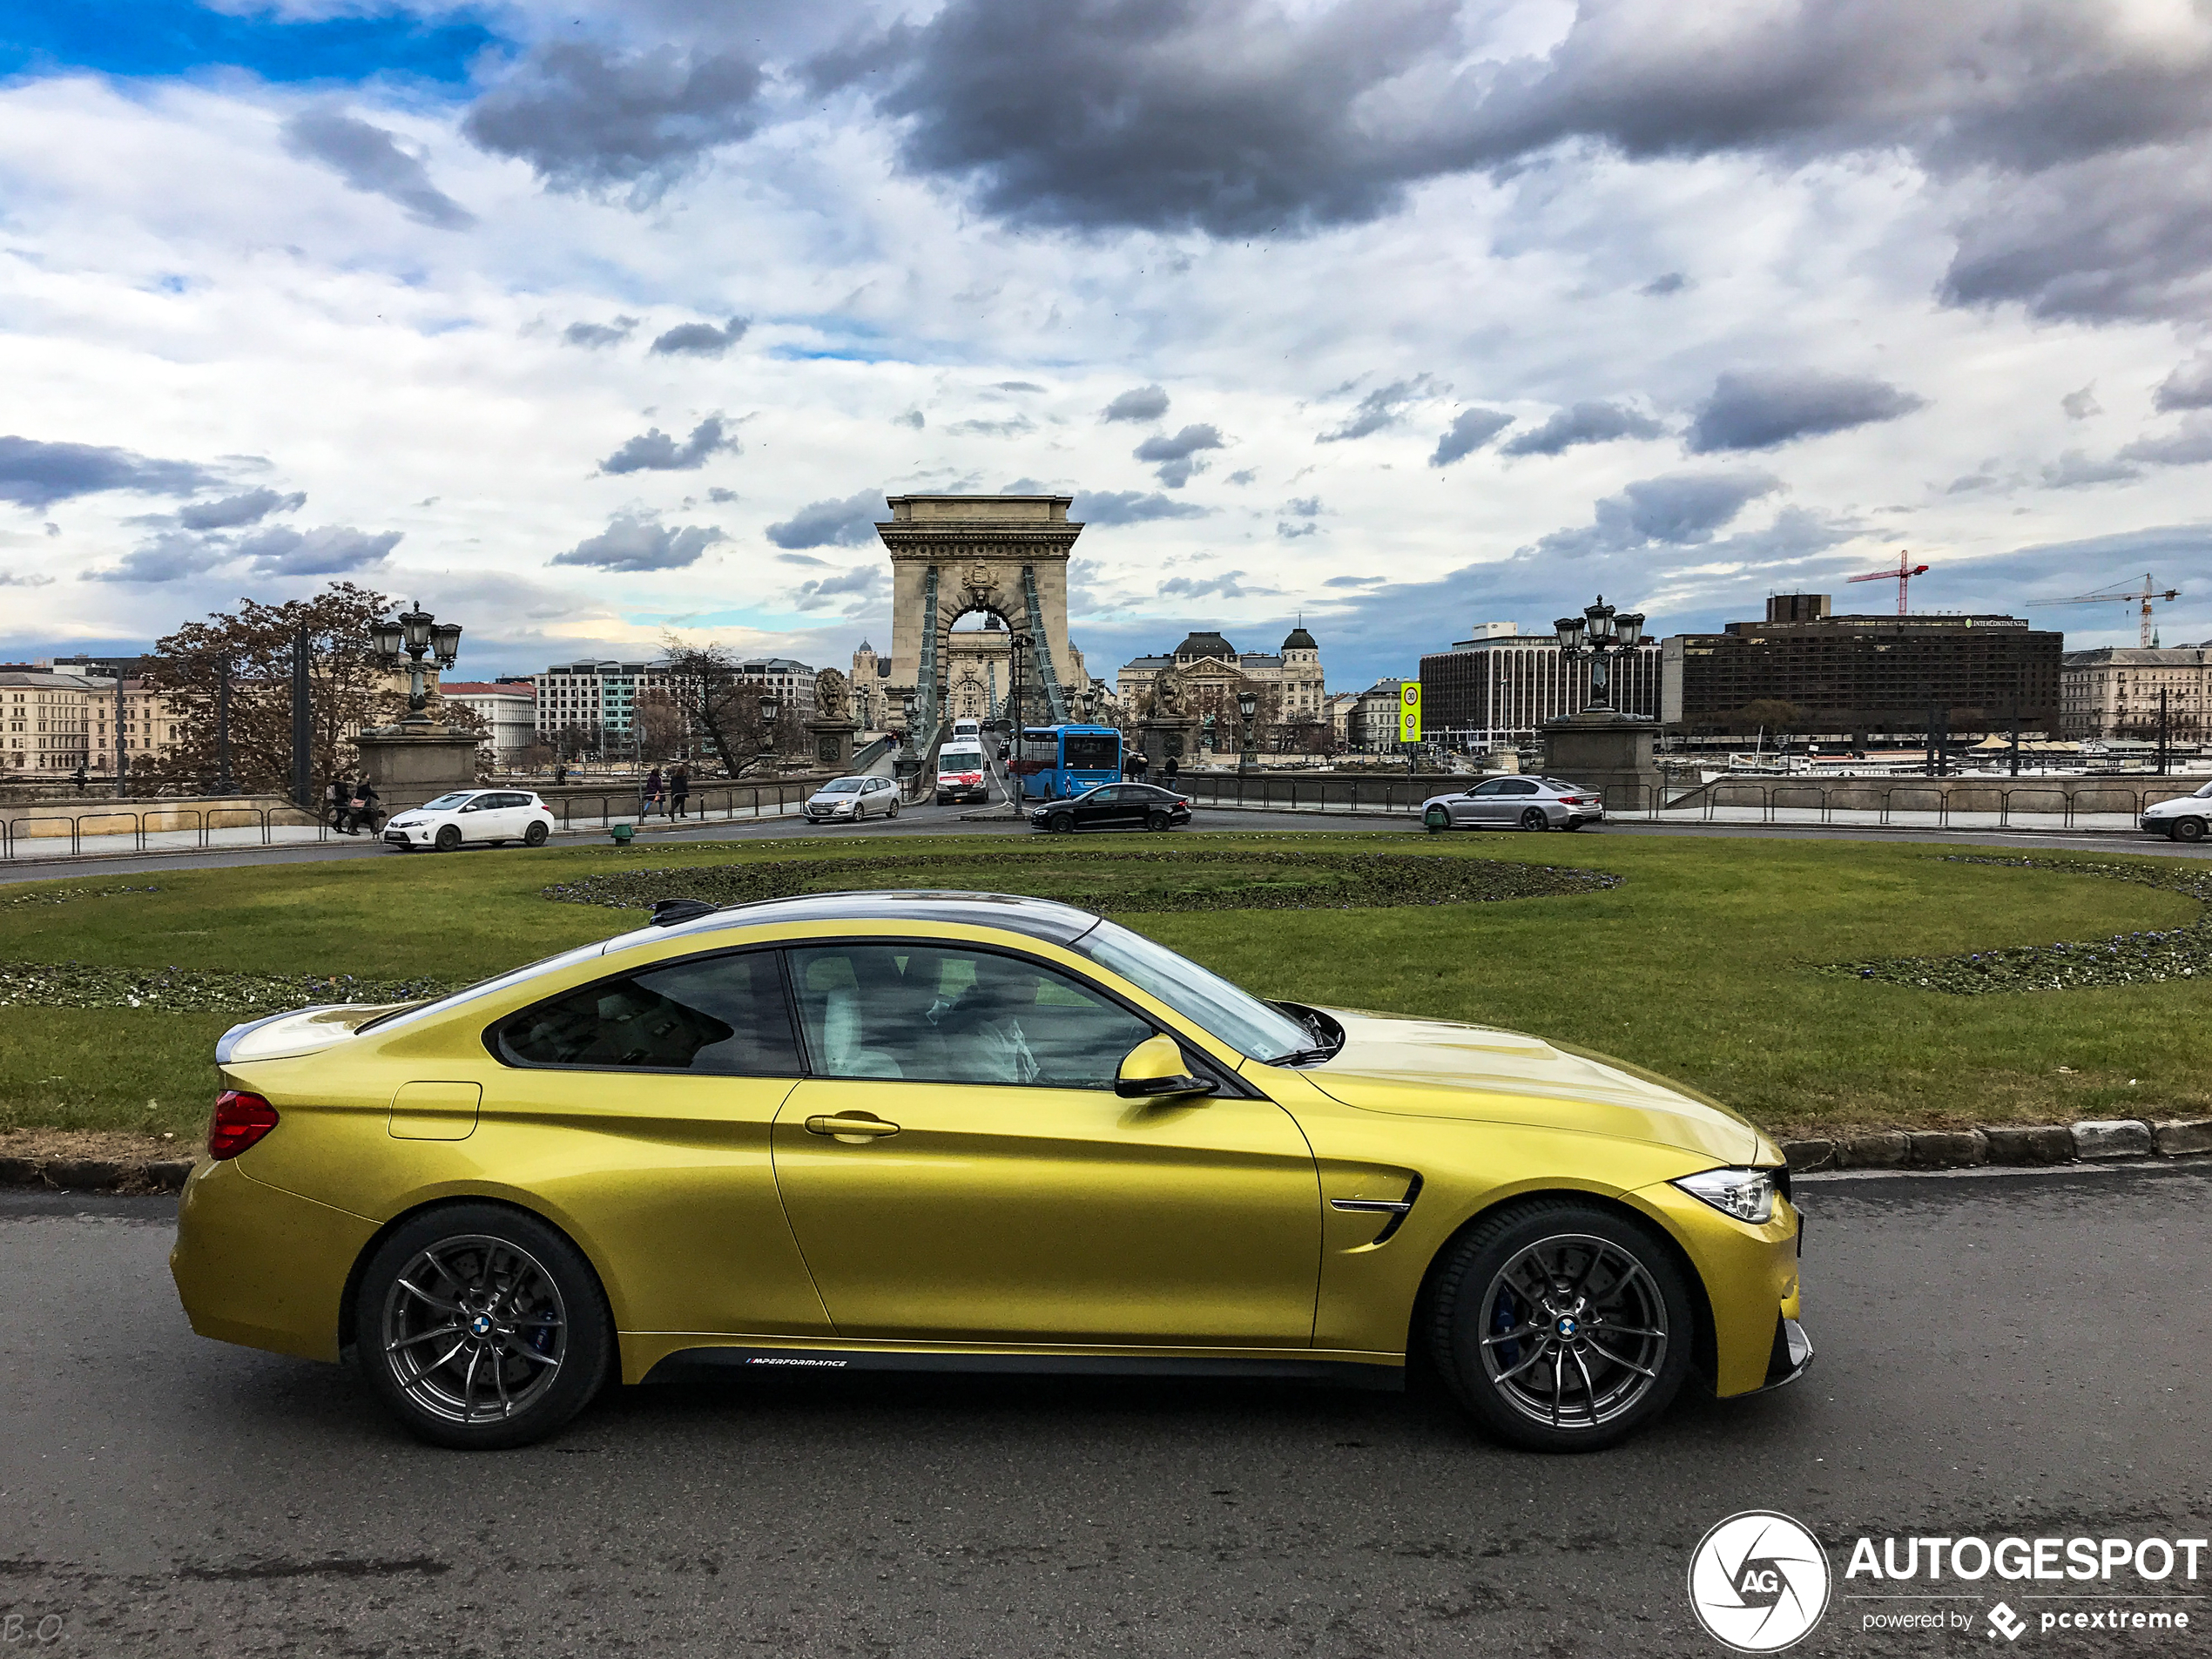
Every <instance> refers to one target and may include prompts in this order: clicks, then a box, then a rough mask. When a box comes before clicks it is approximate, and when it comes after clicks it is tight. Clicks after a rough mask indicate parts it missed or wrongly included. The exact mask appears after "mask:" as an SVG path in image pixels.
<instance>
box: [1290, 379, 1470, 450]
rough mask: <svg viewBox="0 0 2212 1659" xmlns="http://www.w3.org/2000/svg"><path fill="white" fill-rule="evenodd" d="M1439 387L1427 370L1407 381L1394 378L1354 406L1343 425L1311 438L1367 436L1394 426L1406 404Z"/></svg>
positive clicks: (1334, 439)
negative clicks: (1394, 379)
mask: <svg viewBox="0 0 2212 1659" xmlns="http://www.w3.org/2000/svg"><path fill="white" fill-rule="evenodd" d="M1442 389H1444V388H1440V387H1438V386H1436V385H1435V384H1434V383H1433V381H1431V380H1430V378H1429V377H1428V376H1427V375H1426V374H1416V375H1415V376H1414V377H1413V379H1412V380H1410V381H1392V382H1391V383H1390V384H1389V385H1387V386H1381V387H1377V388H1375V389H1374V390H1373V391H1372V392H1370V393H1368V394H1367V395H1366V396H1365V397H1363V398H1361V399H1360V400H1359V402H1358V403H1357V404H1356V405H1354V406H1353V408H1352V414H1351V415H1350V416H1349V418H1347V419H1346V420H1345V422H1344V424H1343V425H1342V426H1339V427H1338V428H1336V429H1335V430H1333V431H1330V432H1323V433H1320V434H1318V435H1316V436H1315V438H1314V440H1313V442H1316V443H1343V442H1347V441H1348V440H1350V439H1353V438H1364V437H1366V436H1367V435H1370V434H1371V433H1376V432H1379V431H1381V430H1382V429H1383V428H1385V427H1392V426H1396V425H1397V424H1398V423H1399V421H1402V420H1403V419H1405V418H1406V405H1407V404H1409V403H1417V402H1419V401H1421V400H1422V399H1424V398H1430V397H1434V396H1435V395H1437V394H1438V392H1440V391H1441V390H1442Z"/></svg>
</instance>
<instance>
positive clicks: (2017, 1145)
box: [1782, 1117, 2212, 1175]
mask: <svg viewBox="0 0 2212 1659" xmlns="http://www.w3.org/2000/svg"><path fill="white" fill-rule="evenodd" d="M2201 1152H2212V1117H2195V1118H2173V1119H2164V1120H2160V1121H2157V1122H2146V1121H2144V1120H2143V1119H2141V1118H2137V1117H2120V1118H2087V1119H2084V1120H2083V1121H2082V1122H2080V1123H2040V1124H2033V1125H2028V1126H2022V1125H2019V1124H2006V1125H1992V1126H1990V1127H1988V1128H1986V1129H1968V1130H1911V1131H1906V1130H1886V1131H1881V1132H1878V1133H1874V1134H1870V1135H1849V1136H1842V1137H1840V1138H1838V1139H1836V1140H1827V1141H1784V1142H1783V1143H1782V1156H1783V1157H1784V1158H1786V1159H1788V1160H1789V1163H1790V1169H1791V1172H1792V1173H1793V1174H1797V1175H1811V1174H1812V1173H1813V1172H1814V1171H1815V1170H1959V1169H1966V1168H1970V1167H1972V1166H1973V1165H1975V1164H1984V1163H1986V1164H1993V1165H2000V1166H2011V1167H2023V1166H2025V1167H2034V1166H2037V1165H2047V1164H2054V1163H2077V1162H2097V1163H2103V1162H2107V1161H2109V1160H2111V1159H2114V1158H2149V1157H2189V1156H2191V1155H2193V1154H2195V1153H2201Z"/></svg>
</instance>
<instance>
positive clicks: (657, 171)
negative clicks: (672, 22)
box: [462, 41, 761, 206]
mask: <svg viewBox="0 0 2212 1659" xmlns="http://www.w3.org/2000/svg"><path fill="white" fill-rule="evenodd" d="M760 81H761V77H760V70H759V65H758V64H754V63H752V62H751V61H750V60H748V59H746V58H745V57H739V56H738V54H736V53H734V52H701V53H697V54H692V53H686V52H682V51H678V50H677V49H676V48H675V47H673V46H660V47H656V48H654V49H653V50H651V51H642V52H637V53H635V54H628V55H626V54H624V53H622V52H619V51H616V50H614V49H612V48H610V47H606V46H602V45H597V44H592V43H590V42H584V41H562V42H556V43H554V44H550V45H544V46H540V47H538V48H537V49H536V51H533V52H531V53H530V55H529V57H527V58H525V59H524V60H523V63H522V64H519V65H518V66H516V69H515V70H514V71H512V72H511V73H509V76H508V77H507V78H506V79H505V80H503V81H502V82H501V83H500V84H498V85H496V86H495V87H493V88H492V89H491V91H489V92H487V93H485V94H484V95H483V97H482V98H479V99H478V100H477V101H476V104H475V107H474V108H473V109H471V110H470V111H469V115H468V118H467V119H466V120H465V121H464V122H463V123H462V129H463V131H465V132H467V133H468V135H469V138H472V139H474V140H475V143H476V144H477V145H480V146H482V148H483V149H486V150H489V151H491V152H494V153H495V154H498V155H504V156H513V157H515V158H517V159H519V160H522V161H525V162H528V163H529V165H530V167H531V169H532V170H533V171H534V172H536V174H537V176H538V177H539V178H540V179H543V181H544V182H545V183H546V184H548V185H551V186H552V187H553V188H555V189H556V190H572V191H596V190H608V189H611V188H613V187H616V186H627V187H628V190H629V193H630V198H631V202H632V204H633V205H637V206H643V205H645V204H648V203H650V202H651V201H653V200H654V199H657V198H658V196H659V195H660V194H661V193H662V192H664V190H665V189H666V188H667V187H668V185H670V184H671V183H672V182H673V181H674V180H675V179H678V178H680V177H682V176H683V175H684V174H685V172H689V171H691V169H692V168H693V167H695V166H697V165H699V163H700V161H701V160H702V159H703V158H705V155H706V154H707V152H710V151H711V150H713V149H716V148H718V147H719V146H720V145H726V144H734V143H736V142H737V141H738V140H739V139H741V138H745V137H746V136H748V135H749V134H750V133H751V132H752V130H753V128H754V126H755V125H757V124H758V121H759V105H758V99H759V92H760Z"/></svg>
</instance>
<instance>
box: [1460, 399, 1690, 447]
mask: <svg viewBox="0 0 2212 1659" xmlns="http://www.w3.org/2000/svg"><path fill="white" fill-rule="evenodd" d="M1666 429H1667V428H1665V427H1663V426H1662V425H1661V424H1660V423H1659V422H1658V421H1656V420H1654V419H1653V418H1652V417H1651V416H1650V415H1646V414H1644V413H1643V412H1642V410H1641V409H1635V408H1630V407H1629V405H1627V404H1625V403H1604V402H1592V403H1577V404H1575V406H1574V407H1573V408H1564V409H1560V410H1557V411H1555V412H1554V414H1553V415H1552V417H1551V419H1550V420H1548V421H1545V422H1544V423H1543V425H1541V426H1540V427H1538V428H1536V429H1535V430H1534V431H1533V432H1524V433H1522V434H1521V435H1520V436H1519V437H1517V438H1515V439H1514V441H1513V442H1511V443H1508V444H1507V445H1506V446H1505V448H1504V449H1503V451H1502V452H1501V453H1503V454H1506V455H1558V454H1560V453H1561V452H1562V451H1564V450H1568V449H1572V448H1575V446H1576V445H1578V444H1584V443H1610V442H1613V441H1614V440H1615V439H1616V438H1656V437H1657V436H1658V435H1660V434H1661V433H1662V432H1664V431H1665V430H1666Z"/></svg>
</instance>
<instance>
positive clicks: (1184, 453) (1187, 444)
mask: <svg viewBox="0 0 2212 1659" xmlns="http://www.w3.org/2000/svg"><path fill="white" fill-rule="evenodd" d="M1221 447H1222V438H1221V433H1220V431H1219V429H1218V428H1215V427H1213V426H1211V425H1204V426H1187V427H1185V428H1183V430H1182V431H1180V432H1177V433H1176V434H1174V435H1172V436H1170V435H1164V434H1163V435H1160V436H1158V437H1151V438H1147V439H1145V440H1144V442H1142V443H1140V444H1138V445H1137V446H1136V448H1134V449H1132V450H1131V451H1130V454H1131V455H1135V456H1136V459H1137V460H1139V461H1143V462H1153V463H1155V464H1157V467H1158V469H1159V470H1158V473H1157V477H1158V478H1159V481H1160V482H1162V483H1163V484H1165V485H1166V486H1167V487H1168V488H1169V489H1182V488H1183V486H1184V485H1185V484H1187V483H1189V482H1190V475H1191V474H1192V473H1194V472H1197V471H1198V470H1199V469H1200V468H1201V467H1202V466H1203V465H1204V462H1200V461H1198V460H1197V459H1196V457H1197V455H1198V453H1199V452H1200V451H1201V450H1205V449H1218V448H1221Z"/></svg>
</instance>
